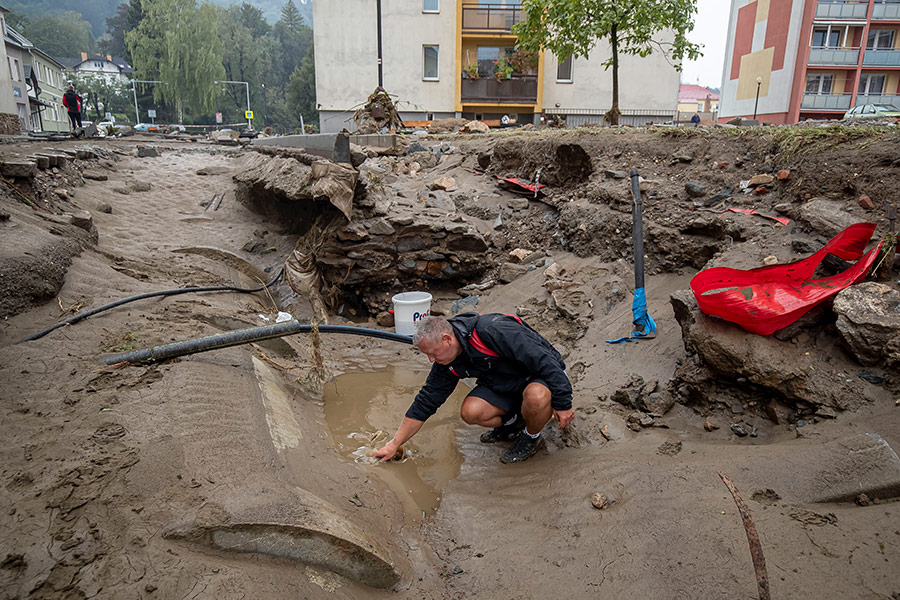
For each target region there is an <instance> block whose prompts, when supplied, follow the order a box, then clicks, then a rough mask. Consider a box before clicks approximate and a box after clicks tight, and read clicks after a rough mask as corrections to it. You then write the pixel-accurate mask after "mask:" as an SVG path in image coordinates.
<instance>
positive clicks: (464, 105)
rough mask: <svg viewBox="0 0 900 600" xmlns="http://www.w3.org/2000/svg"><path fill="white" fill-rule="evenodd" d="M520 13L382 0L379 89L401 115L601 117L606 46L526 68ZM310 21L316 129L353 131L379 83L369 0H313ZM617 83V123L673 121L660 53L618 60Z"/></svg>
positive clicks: (477, 5) (607, 82) (424, 0)
mask: <svg viewBox="0 0 900 600" xmlns="http://www.w3.org/2000/svg"><path fill="white" fill-rule="evenodd" d="M522 16H523V12H522V7H521V4H520V2H518V1H516V0H493V2H490V3H489V2H487V1H485V0H404V1H401V0H382V1H381V15H380V17H381V18H380V22H381V30H382V31H381V56H382V65H381V67H382V80H383V87H384V88H385V90H387V92H388V93H389V94H391V95H392V96H395V97H396V98H397V99H398V100H399V101H400V109H401V117H402V118H403V119H404V120H405V121H417V120H423V121H424V120H430V119H433V118H442V117H453V116H457V117H465V118H479V119H486V120H493V119H501V118H502V117H503V116H509V117H511V118H512V119H515V120H517V122H519V123H522V122H534V121H537V120H538V119H539V116H540V115H541V113H546V114H559V115H561V116H564V117H566V119H567V122H568V124H570V125H579V124H582V123H586V122H596V123H599V122H601V121H602V118H603V114H604V113H606V111H608V110H609V108H610V106H611V103H612V73H611V71H609V70H606V69H604V68H603V66H602V65H601V63H602V62H604V61H605V60H606V59H607V58H608V56H609V54H608V51H607V50H605V48H604V47H603V45H602V44H601V45H598V46H597V47H596V48H595V49H594V51H593V52H592V54H591V58H590V59H589V60H588V59H576V60H574V61H573V60H571V59H570V60H566V61H564V62H563V63H562V64H560V63H559V61H558V60H557V58H556V57H555V56H553V55H552V54H550V53H545V54H541V55H539V56H536V57H533V59H532V61H533V62H531V64H525V63H526V62H528V61H525V60H522V59H523V57H522V56H521V55H518V54H517V53H516V52H515V48H514V47H515V44H516V36H515V35H513V34H512V33H511V28H512V26H513V25H515V24H516V23H518V22H519V20H520V19H521V18H522ZM313 19H314V22H315V24H316V26H315V29H314V36H315V46H316V52H315V56H316V99H317V102H318V104H319V123H320V128H321V130H322V132H323V133H324V132H336V131H340V130H341V129H342V128H344V127H348V128H350V129H352V128H353V125H352V124H350V116H351V115H352V114H353V112H354V111H355V110H356V109H358V108H359V107H360V106H362V105H363V104H364V103H365V101H366V99H367V98H368V96H369V95H370V94H371V93H372V92H373V91H374V90H375V88H376V87H377V86H378V85H379V65H378V25H377V24H378V20H379V19H378V15H377V14H376V3H375V2H372V1H370V0H341V1H340V2H314V3H313ZM348 23H352V24H353V26H352V31H350V29H349V28H348ZM508 65H515V67H516V68H510V66H508ZM647 82H652V85H648V83H647ZM619 84H620V88H619V108H620V110H621V112H622V114H623V116H622V118H621V119H620V122H621V123H623V124H637V123H646V122H648V121H655V122H660V121H668V120H672V119H673V118H674V116H675V107H676V104H677V101H678V86H679V75H678V72H677V71H676V70H675V69H674V68H673V67H672V65H671V64H669V62H668V61H667V60H666V58H665V57H664V56H661V55H659V54H655V55H651V56H649V57H647V58H639V57H634V56H620V68H619Z"/></svg>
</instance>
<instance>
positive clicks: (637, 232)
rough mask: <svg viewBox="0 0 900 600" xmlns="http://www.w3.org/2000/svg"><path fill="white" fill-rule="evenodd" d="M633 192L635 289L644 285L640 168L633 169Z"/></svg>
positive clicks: (632, 217)
mask: <svg viewBox="0 0 900 600" xmlns="http://www.w3.org/2000/svg"><path fill="white" fill-rule="evenodd" d="M631 194H632V195H633V196H634V205H633V206H632V214H631V219H632V222H633V227H634V229H633V236H634V289H636V290H639V289H641V288H643V287H644V226H643V220H642V216H641V203H642V202H643V201H642V199H641V183H640V180H639V176H638V170H637V169H632V170H631Z"/></svg>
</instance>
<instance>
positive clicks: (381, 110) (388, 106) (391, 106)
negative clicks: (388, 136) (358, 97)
mask: <svg viewBox="0 0 900 600" xmlns="http://www.w3.org/2000/svg"><path fill="white" fill-rule="evenodd" d="M353 122H354V123H356V133H361V134H369V133H378V132H379V131H390V130H391V129H394V130H396V129H400V128H401V127H403V121H402V120H401V119H400V112H399V111H398V110H397V105H396V104H395V103H394V101H393V100H391V97H390V95H389V94H388V93H387V92H386V91H385V89H384V88H382V87H377V88H375V91H374V92H372V94H371V95H370V96H369V98H368V99H367V100H366V103H365V104H364V105H363V107H362V108H360V109H359V110H357V111H356V112H355V113H353Z"/></svg>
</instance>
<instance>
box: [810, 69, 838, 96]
mask: <svg viewBox="0 0 900 600" xmlns="http://www.w3.org/2000/svg"><path fill="white" fill-rule="evenodd" d="M833 81H834V75H832V74H830V73H829V74H827V75H807V76H806V93H807V94H830V93H831V84H832V82H833Z"/></svg>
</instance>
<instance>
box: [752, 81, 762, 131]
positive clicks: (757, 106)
mask: <svg viewBox="0 0 900 600" xmlns="http://www.w3.org/2000/svg"><path fill="white" fill-rule="evenodd" d="M761 86H762V77H760V76H757V78H756V104H754V105H753V120H754V121H755V120H756V109H757V108H759V88H760V87H761Z"/></svg>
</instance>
